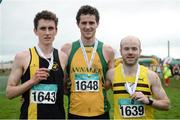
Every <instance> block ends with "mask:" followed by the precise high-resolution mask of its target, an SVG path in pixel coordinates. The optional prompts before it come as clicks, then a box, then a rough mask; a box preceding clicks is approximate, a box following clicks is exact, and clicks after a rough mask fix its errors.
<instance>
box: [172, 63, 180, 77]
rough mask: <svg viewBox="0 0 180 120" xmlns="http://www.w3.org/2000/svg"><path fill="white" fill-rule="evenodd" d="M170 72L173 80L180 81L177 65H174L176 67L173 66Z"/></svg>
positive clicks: (179, 69)
mask: <svg viewBox="0 0 180 120" xmlns="http://www.w3.org/2000/svg"><path fill="white" fill-rule="evenodd" d="M172 71H173V77H174V78H175V79H180V68H179V65H178V64H176V65H174V66H173V69H172Z"/></svg>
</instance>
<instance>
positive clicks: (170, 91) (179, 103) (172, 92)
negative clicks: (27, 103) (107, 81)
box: [0, 76, 180, 119]
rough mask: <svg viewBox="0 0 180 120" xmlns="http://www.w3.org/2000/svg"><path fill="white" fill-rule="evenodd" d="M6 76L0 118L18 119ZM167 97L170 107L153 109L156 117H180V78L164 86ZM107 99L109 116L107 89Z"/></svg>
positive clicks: (1, 81) (0, 91)
mask: <svg viewBox="0 0 180 120" xmlns="http://www.w3.org/2000/svg"><path fill="white" fill-rule="evenodd" d="M6 81H7V76H0V119H18V118H19V114H20V105H21V102H20V98H15V99H13V100H8V99H7V98H6V97H5V87H6ZM164 88H165V90H166V92H167V95H168V97H169V98H170V100H171V109H170V110H169V111H158V110H155V118H156V119H180V92H179V90H180V80H171V84H170V86H169V87H164ZM64 99H65V108H67V97H65V98H64ZM108 99H109V101H110V103H111V110H110V116H111V118H112V115H113V109H112V108H113V97H112V91H111V90H109V91H108Z"/></svg>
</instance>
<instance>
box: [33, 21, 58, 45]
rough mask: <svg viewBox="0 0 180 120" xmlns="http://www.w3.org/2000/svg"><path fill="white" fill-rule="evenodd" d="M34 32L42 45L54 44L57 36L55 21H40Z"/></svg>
mask: <svg viewBox="0 0 180 120" xmlns="http://www.w3.org/2000/svg"><path fill="white" fill-rule="evenodd" d="M34 32H35V34H36V35H37V36H38V38H39V43H40V44H44V45H47V44H52V42H53V41H54V38H55V35H56V34H57V29H56V25H55V22H54V21H53V20H44V19H40V20H39V21H38V26H37V29H34Z"/></svg>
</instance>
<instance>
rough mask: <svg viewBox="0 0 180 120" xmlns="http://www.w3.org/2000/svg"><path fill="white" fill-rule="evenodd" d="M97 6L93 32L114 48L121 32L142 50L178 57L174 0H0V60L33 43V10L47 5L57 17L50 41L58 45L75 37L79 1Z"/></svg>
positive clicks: (178, 0) (179, 2)
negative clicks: (97, 18)
mask: <svg viewBox="0 0 180 120" xmlns="http://www.w3.org/2000/svg"><path fill="white" fill-rule="evenodd" d="M86 4H89V5H92V6H94V7H96V8H97V9H98V10H99V13H100V25H99V28H98V29H97V34H96V37H97V38H98V39H99V40H101V41H103V42H104V43H106V44H110V45H111V46H112V47H113V48H115V49H116V50H119V42H120V40H121V39H122V38H123V37H125V36H126V35H134V36H137V37H139V38H140V40H141V42H142V49H143V51H142V55H156V56H158V57H161V58H165V57H167V55H168V52H167V51H168V50H167V43H168V40H169V41H170V56H171V57H173V58H180V53H179V52H180V0H3V1H2V3H1V4H0V61H6V60H12V59H14V56H15V54H16V53H17V52H19V51H22V50H25V49H27V48H29V47H32V46H34V45H36V44H37V37H36V36H35V35H34V33H33V19H34V16H35V14H36V13H37V12H39V11H42V10H44V9H47V10H50V11H52V12H54V13H56V15H57V16H58V18H59V24H58V29H59V31H58V35H57V36H56V40H55V42H54V46H55V47H56V48H60V47H61V46H62V45H63V44H65V43H66V42H72V41H75V40H77V39H79V38H80V32H79V29H78V28H77V26H76V20H75V16H76V13H77V11H78V9H79V8H80V7H81V6H82V5H86Z"/></svg>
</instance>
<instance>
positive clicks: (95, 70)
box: [71, 67, 102, 73]
mask: <svg viewBox="0 0 180 120" xmlns="http://www.w3.org/2000/svg"><path fill="white" fill-rule="evenodd" d="M101 71H102V69H99V68H93V67H91V68H90V69H88V68H87V67H73V68H72V69H71V72H81V73H87V72H88V73H89V72H91V73H100V72H101Z"/></svg>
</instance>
